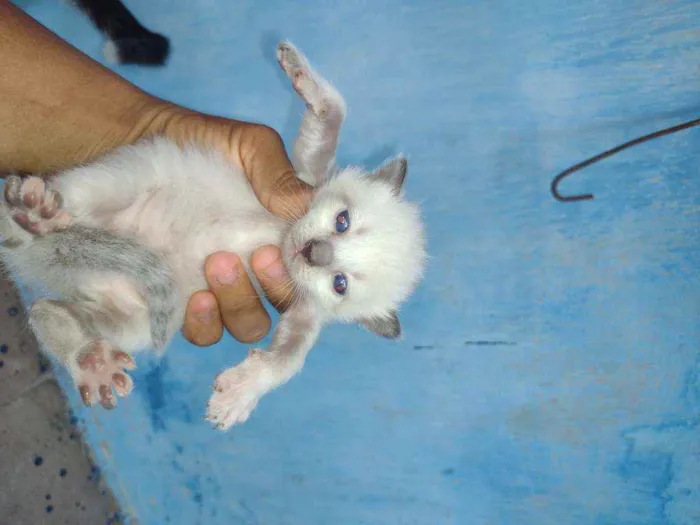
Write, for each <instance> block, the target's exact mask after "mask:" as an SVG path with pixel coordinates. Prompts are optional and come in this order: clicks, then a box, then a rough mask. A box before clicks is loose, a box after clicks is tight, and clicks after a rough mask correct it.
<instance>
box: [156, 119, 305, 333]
mask: <svg viewBox="0 0 700 525" xmlns="http://www.w3.org/2000/svg"><path fill="white" fill-rule="evenodd" d="M153 122H154V124H153V126H152V128H151V129H150V130H149V132H157V133H162V134H165V135H166V136H168V137H169V138H171V139H173V140H175V141H176V142H180V143H184V142H186V141H194V142H195V143H199V144H201V145H203V146H206V147H210V148H215V149H218V150H219V151H221V152H223V153H224V154H225V155H226V156H227V157H228V158H229V159H231V161H232V162H233V163H234V164H235V165H237V166H238V167H240V168H241V169H242V170H243V171H244V172H245V174H246V175H247V176H248V179H249V180H250V183H251V186H252V188H253V190H254V191H255V194H256V195H257V197H258V199H259V200H260V202H261V203H262V205H263V206H265V207H266V208H267V209H268V210H269V211H270V212H272V213H273V214H275V215H277V216H279V217H290V215H296V216H298V214H301V213H303V212H304V211H306V209H307V207H308V203H309V201H310V200H311V196H312V191H313V189H312V188H311V187H310V186H308V185H307V184H305V183H304V182H302V181H301V180H299V179H298V178H297V177H296V174H295V173H294V169H293V168H292V166H291V164H290V162H289V159H288V157H287V154H286V153H285V150H284V144H283V143H282V140H281V138H280V136H279V134H278V133H277V132H276V131H274V130H272V129H271V128H268V127H266V126H261V125H258V124H250V123H245V122H239V121H234V120H229V119H224V118H220V117H212V116H208V115H203V114H200V113H194V112H192V111H189V110H184V109H182V108H178V107H167V108H165V109H164V110H162V112H161V113H160V115H159V117H158V118H157V119H154V121H153ZM250 267H251V268H252V270H253V272H254V273H255V276H256V278H257V280H258V282H259V283H260V285H261V286H262V288H263V290H264V291H265V294H266V296H267V298H268V299H269V300H270V302H271V303H272V304H273V305H274V306H275V308H277V309H278V310H279V311H283V310H284V309H285V308H287V307H288V306H289V297H288V295H289V294H288V291H289V289H290V288H291V285H290V284H289V276H288V274H287V271H286V268H285V267H284V264H283V263H282V256H281V251H280V249H279V248H278V247H276V246H263V247H261V248H258V249H257V250H256V251H255V252H254V253H253V256H252V258H251V261H250ZM204 273H205V276H206V279H207V283H208V284H209V288H210V289H209V290H201V291H198V292H195V293H194V294H193V295H192V296H191V297H190V300H189V302H188V305H187V313H186V315H185V324H184V326H183V335H184V336H185V338H186V339H187V340H188V341H190V342H192V343H194V344H196V345H199V346H208V345H211V344H214V343H216V342H217V341H218V340H219V339H220V338H221V336H222V335H223V329H224V327H225V328H226V329H227V330H228V331H229V332H230V333H231V335H232V336H233V337H234V338H235V339H237V340H238V341H240V342H243V343H252V342H255V341H258V340H259V339H261V338H263V337H264V336H265V335H266V334H267V333H268V331H269V330H270V317H269V315H268V314H267V311H266V310H265V308H264V307H263V305H262V302H261V301H260V298H259V297H258V295H257V293H256V291H255V288H253V285H252V283H251V280H250V278H249V276H248V274H247V273H246V271H245V267H244V266H243V262H242V261H241V260H240V258H239V257H238V256H237V255H236V254H233V253H227V252H219V253H215V254H212V255H211V256H209V258H208V259H207V261H206V263H205V267H204Z"/></svg>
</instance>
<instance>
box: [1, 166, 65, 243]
mask: <svg viewBox="0 0 700 525" xmlns="http://www.w3.org/2000/svg"><path fill="white" fill-rule="evenodd" d="M5 201H6V202H7V204H8V207H9V209H10V214H11V215H12V218H13V219H14V221H15V222H16V223H17V224H19V225H20V226H21V227H22V228H24V229H25V230H27V231H28V232H29V233H31V234H33V235H38V236H43V235H47V234H49V233H53V232H57V231H62V230H65V229H66V228H68V226H70V223H71V220H72V218H71V216H70V214H68V213H67V212H66V211H64V210H62V209H61V195H60V194H59V193H58V192H57V191H54V190H51V189H49V188H48V187H47V186H46V183H45V182H44V181H43V180H42V179H41V178H39V177H34V176H30V177H25V178H21V177H18V176H16V175H11V176H9V177H8V178H7V179H6V180H5Z"/></svg>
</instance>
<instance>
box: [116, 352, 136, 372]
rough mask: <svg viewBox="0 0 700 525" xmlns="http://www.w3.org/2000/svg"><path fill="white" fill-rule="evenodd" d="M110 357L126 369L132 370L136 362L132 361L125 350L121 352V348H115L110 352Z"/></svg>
mask: <svg viewBox="0 0 700 525" xmlns="http://www.w3.org/2000/svg"><path fill="white" fill-rule="evenodd" d="M112 358H113V359H114V360H115V361H116V362H117V363H119V366H121V367H122V368H125V369H127V370H133V369H134V368H136V363H135V362H134V359H133V358H132V357H131V356H130V355H129V354H127V353H126V352H122V351H121V350H115V351H114V352H113V353H112Z"/></svg>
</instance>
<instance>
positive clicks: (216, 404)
mask: <svg viewBox="0 0 700 525" xmlns="http://www.w3.org/2000/svg"><path fill="white" fill-rule="evenodd" d="M320 331H321V323H320V321H319V319H318V316H317V315H316V314H315V312H314V310H313V309H312V308H311V307H309V306H308V305H305V304H296V305H295V306H293V307H292V308H290V309H289V310H287V311H286V312H285V313H284V314H282V316H281V317H280V321H279V323H278V325H277V328H276V329H275V335H274V337H273V339H272V344H271V345H270V348H269V349H268V350H267V351H263V350H257V349H253V350H251V352H250V353H249V354H248V357H246V358H245V359H244V360H243V362H242V363H240V364H239V365H238V366H236V367H234V368H229V369H228V370H226V371H224V372H222V373H221V374H219V376H217V378H216V383H215V385H214V390H215V392H214V394H213V395H212V397H211V399H210V400H209V404H208V405H207V419H208V420H209V421H211V422H213V423H215V424H216V427H217V428H218V429H220V430H226V429H228V428H230V427H231V426H232V425H234V424H236V423H243V422H245V421H246V420H247V419H248V417H249V416H250V413H251V412H252V411H253V409H254V408H255V407H256V405H257V404H258V401H259V400H260V398H261V397H262V396H264V395H265V394H266V393H268V392H270V391H271V390H273V389H275V388H277V387H279V386H281V385H283V384H284V383H286V382H287V381H289V379H291V378H292V377H293V376H294V375H295V374H297V373H298V372H299V371H300V370H301V368H302V367H303V366H304V360H305V359H306V356H307V354H308V353H309V350H311V348H312V347H313V345H314V343H315V342H316V340H317V339H318V335H319V333H320Z"/></svg>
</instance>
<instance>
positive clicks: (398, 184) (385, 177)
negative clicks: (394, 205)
mask: <svg viewBox="0 0 700 525" xmlns="http://www.w3.org/2000/svg"><path fill="white" fill-rule="evenodd" d="M407 173H408V161H407V160H406V158H405V157H401V156H399V157H396V158H395V159H391V160H390V161H388V162H386V163H385V164H384V165H383V166H380V167H379V169H377V170H376V171H375V172H374V176H375V177H377V179H379V180H381V181H383V182H385V183H386V184H388V185H389V186H391V189H392V190H393V191H394V195H396V196H397V197H398V196H399V194H400V193H401V188H402V187H403V181H404V180H406V174H407Z"/></svg>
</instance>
